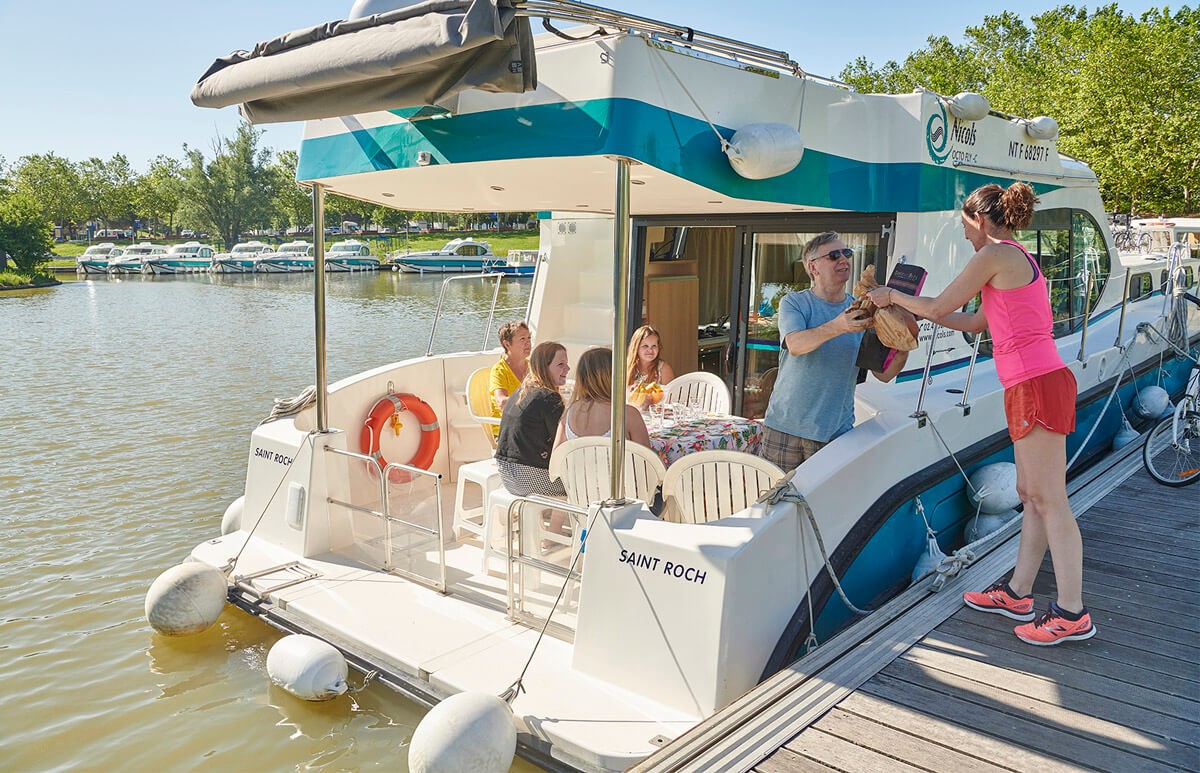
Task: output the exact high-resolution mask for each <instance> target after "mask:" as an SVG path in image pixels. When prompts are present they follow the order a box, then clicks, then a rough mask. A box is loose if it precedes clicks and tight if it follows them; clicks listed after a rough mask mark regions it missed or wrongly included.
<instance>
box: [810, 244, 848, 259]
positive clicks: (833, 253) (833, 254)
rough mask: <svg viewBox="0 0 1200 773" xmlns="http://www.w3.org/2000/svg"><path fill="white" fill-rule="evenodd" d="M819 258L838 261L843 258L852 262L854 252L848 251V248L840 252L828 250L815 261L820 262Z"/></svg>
mask: <svg viewBox="0 0 1200 773" xmlns="http://www.w3.org/2000/svg"><path fill="white" fill-rule="evenodd" d="M821 258H829V259H830V260H839V259H841V258H845V259H846V260H853V259H854V250H852V249H850V248H849V247H845V248H843V249H840V250H830V251H829V252H827V253H825V254H824V255H818V256H817V258H816V259H817V260H820V259H821Z"/></svg>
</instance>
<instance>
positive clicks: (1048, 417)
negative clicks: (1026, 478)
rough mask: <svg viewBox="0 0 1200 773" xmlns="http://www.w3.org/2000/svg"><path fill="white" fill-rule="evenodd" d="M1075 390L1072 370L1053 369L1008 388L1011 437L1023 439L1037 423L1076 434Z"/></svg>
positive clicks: (1006, 406) (1053, 430)
mask: <svg viewBox="0 0 1200 773" xmlns="http://www.w3.org/2000/svg"><path fill="white" fill-rule="evenodd" d="M1076 390H1077V387H1076V385H1075V376H1074V374H1072V373H1071V371H1070V369H1069V368H1059V369H1058V370H1052V371H1050V372H1049V373H1044V374H1042V375H1040V376H1034V377H1033V378H1031V379H1028V380H1026V381H1022V382H1021V383H1019V384H1015V385H1013V386H1012V387H1009V388H1008V389H1005V390H1004V415H1005V416H1006V417H1007V418H1008V436H1009V437H1010V438H1012V439H1013V440H1014V441H1017V440H1020V439H1021V438H1023V437H1025V436H1026V435H1028V434H1029V433H1030V432H1031V431H1032V430H1033V428H1034V426H1035V425H1037V424H1041V425H1042V426H1043V427H1045V428H1046V429H1048V430H1050V431H1051V432H1057V433H1058V434H1060V435H1070V434H1071V433H1072V432H1074V431H1075V397H1076Z"/></svg>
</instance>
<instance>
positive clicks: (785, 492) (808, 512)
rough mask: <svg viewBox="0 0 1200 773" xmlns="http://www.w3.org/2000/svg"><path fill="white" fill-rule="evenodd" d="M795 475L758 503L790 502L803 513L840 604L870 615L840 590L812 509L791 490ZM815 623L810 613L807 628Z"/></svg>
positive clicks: (840, 586) (795, 491) (764, 495)
mask: <svg viewBox="0 0 1200 773" xmlns="http://www.w3.org/2000/svg"><path fill="white" fill-rule="evenodd" d="M795 474H796V471H795V470H793V471H792V472H789V473H788V474H787V475H784V476H783V479H782V480H780V481H779V482H778V483H776V484H775V487H774V488H772V489H771V490H770V491H768V492H767V493H765V494H763V495H762V496H761V497H759V498H758V501H759V503H761V504H767V505H774V504H778V503H779V502H791V503H792V504H794V505H795V506H796V509H797V511H799V512H803V513H804V515H805V516H806V517H807V518H808V524H809V526H811V527H812V531H813V536H814V537H815V538H816V540H817V549H818V550H819V551H820V552H821V560H822V561H824V562H825V571H826V572H827V573H828V574H829V579H830V580H831V581H832V582H833V587H834V589H835V590H836V591H837V593H838V596H840V597H841V599H842V603H843V604H845V605H846V607H847V608H848V609H849V610H850V611H851V612H853V613H854V614H856V615H869V614H871V612H872V611H873V610H869V609H859V608H858V607H856V606H854V604H853V603H852V602H851V601H850V597H849V596H847V595H846V591H844V590H843V589H842V583H841V581H839V580H838V576H837V573H836V572H834V570H833V564H832V563H831V562H830V561H829V552H828V551H827V550H825V540H824V539H822V538H821V529H820V527H819V526H817V519H816V517H815V516H814V515H813V511H812V508H811V507H810V506H809V504H808V500H807V499H805V498H804V495H803V494H801V493H800V492H799V491H797V490H796V489H794V488H792V476H793V475H795ZM804 581H805V582H806V583H807V582H808V577H805V578H804ZM810 603H811V602H810ZM815 622H816V621H815V620H813V619H812V616H811V612H810V613H809V628H812V625H813V623H815Z"/></svg>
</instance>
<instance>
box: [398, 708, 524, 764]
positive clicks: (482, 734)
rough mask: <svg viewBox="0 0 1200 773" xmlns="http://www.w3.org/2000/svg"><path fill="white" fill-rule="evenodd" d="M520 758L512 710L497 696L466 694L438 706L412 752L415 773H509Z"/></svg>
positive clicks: (423, 725) (410, 759) (416, 736)
mask: <svg viewBox="0 0 1200 773" xmlns="http://www.w3.org/2000/svg"><path fill="white" fill-rule="evenodd" d="M516 752H517V727H516V723H515V722H514V720H513V713H512V709H510V708H509V707H508V704H507V703H505V702H504V701H502V700H500V699H499V698H497V697H496V696H495V695H488V694H486V693H476V692H462V693H459V694H458V695H452V696H450V697H449V698H447V699H446V700H444V701H442V702H441V703H439V704H438V705H436V706H434V707H433V709H431V710H430V712H429V713H428V714H426V715H425V718H424V719H422V720H421V723H420V724H419V725H417V730H416V732H415V733H413V737H412V742H411V743H410V744H409V747H408V769H409V770H410V771H412V773H459V771H467V773H505V771H507V770H508V769H509V768H510V767H511V766H512V761H513V755H515V754H516Z"/></svg>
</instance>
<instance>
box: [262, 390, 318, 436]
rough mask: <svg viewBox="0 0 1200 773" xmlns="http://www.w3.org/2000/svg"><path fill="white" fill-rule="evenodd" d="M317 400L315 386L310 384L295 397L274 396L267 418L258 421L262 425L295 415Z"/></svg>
mask: <svg viewBox="0 0 1200 773" xmlns="http://www.w3.org/2000/svg"><path fill="white" fill-rule="evenodd" d="M316 400H317V387H316V385H314V384H310V385H309V386H308V387H306V388H305V390H304V391H303V392H301V393H300V394H298V395H296V396H295V397H276V398H275V404H274V405H273V406H272V407H271V413H270V415H268V416H267V418H265V419H263V420H262V421H260V422H259V423H258V426H260V427H261V426H262V425H264V424H266V423H267V422H269V421H275V420H276V419H282V418H284V417H287V416H295V415H296V414H297V413H300V411H303V410H304V409H305V408H307V407H308V406H310V405H312V404H313V403H314V402H316Z"/></svg>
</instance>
